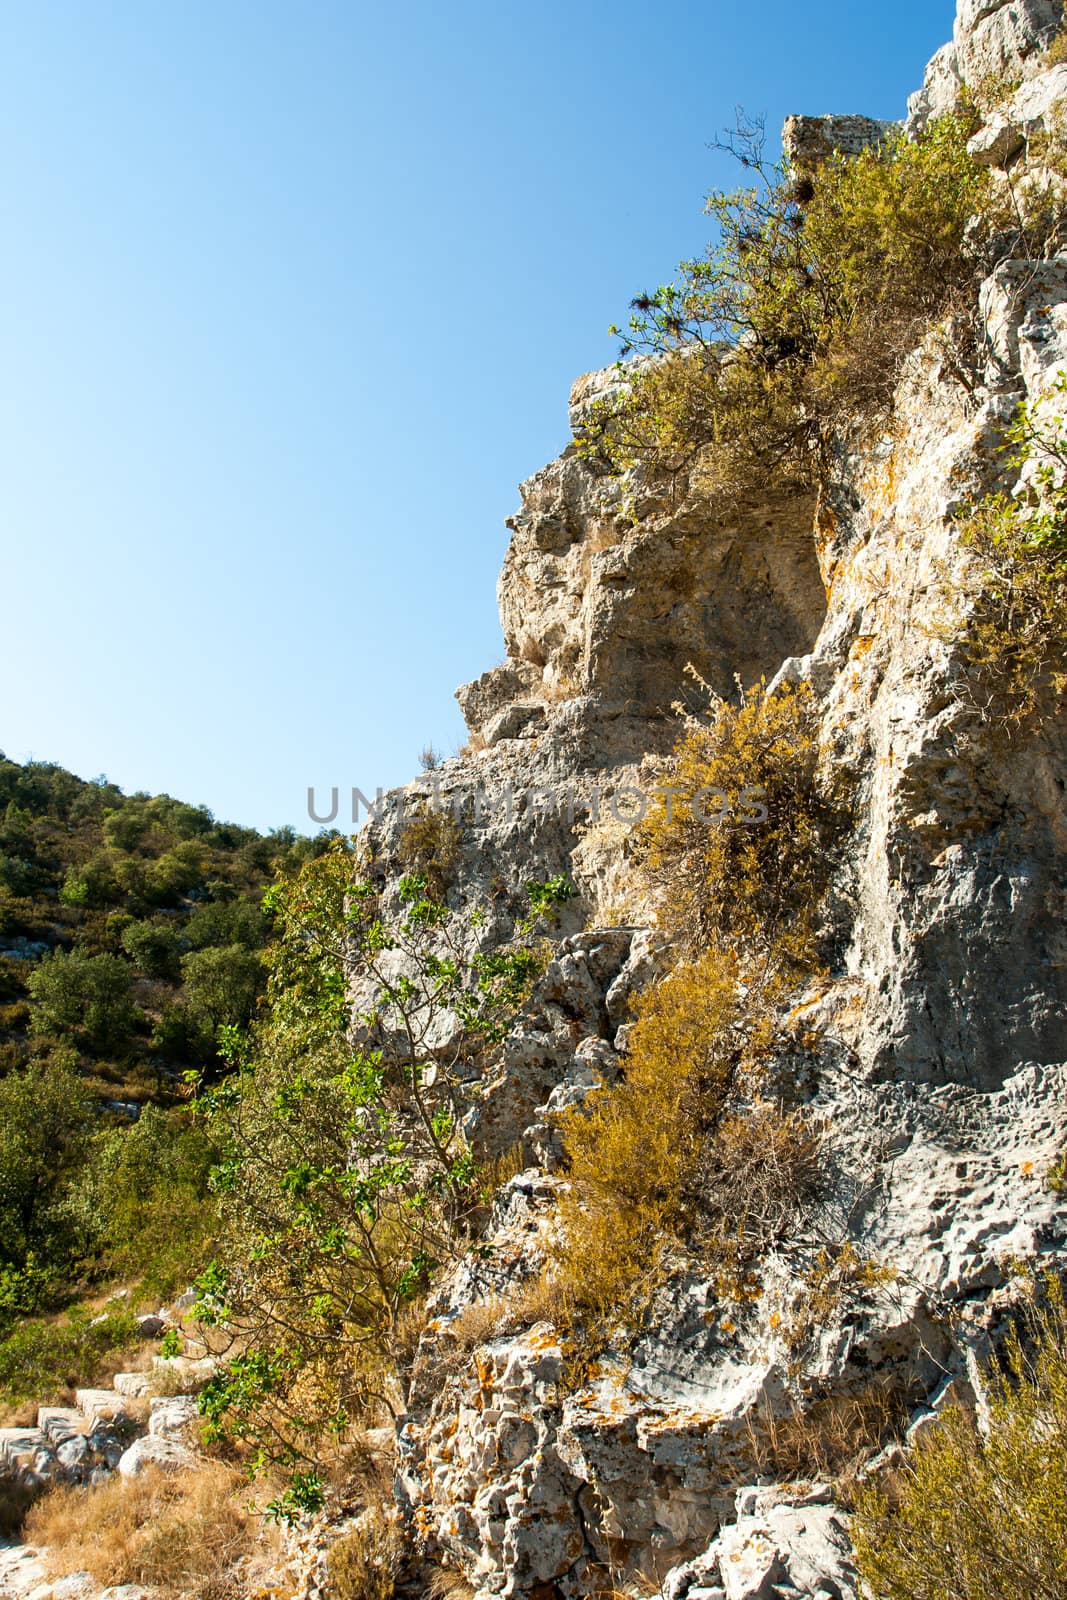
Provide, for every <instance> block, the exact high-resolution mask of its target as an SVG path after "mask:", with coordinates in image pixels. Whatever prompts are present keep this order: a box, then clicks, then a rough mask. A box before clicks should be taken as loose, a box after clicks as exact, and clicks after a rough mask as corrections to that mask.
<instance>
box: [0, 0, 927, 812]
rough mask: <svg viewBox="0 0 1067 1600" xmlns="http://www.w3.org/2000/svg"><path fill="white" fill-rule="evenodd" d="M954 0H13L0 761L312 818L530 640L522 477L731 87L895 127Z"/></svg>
mask: <svg viewBox="0 0 1067 1600" xmlns="http://www.w3.org/2000/svg"><path fill="white" fill-rule="evenodd" d="M952 12H953V7H952V4H951V0H945V3H942V0H936V3H932V0H898V3H897V4H895V5H893V6H872V7H866V6H864V7H859V6H857V5H856V4H855V0H808V3H807V4H805V5H803V6H801V5H798V4H796V0H762V3H761V4H760V5H759V6H754V5H753V6H738V5H736V4H734V3H729V4H727V3H723V0H712V3H706V4H704V5H703V6H695V5H687V4H677V3H675V4H672V3H670V0H668V3H667V4H662V3H661V4H659V5H656V6H650V5H638V4H635V3H633V0H612V3H610V4H608V3H605V0H587V3H585V4H583V5H575V4H573V3H568V4H564V3H562V0H542V3H541V4H539V5H524V6H518V5H509V4H507V3H502V4H501V3H498V4H490V3H482V0H475V3H470V0H457V3H455V4H453V5H451V6H445V5H441V4H431V3H428V0H415V3H409V4H405V5H392V6H382V5H373V6H372V5H363V4H360V3H356V0H348V3H347V4H335V3H332V0H299V3H298V0H288V3H287V4H284V5H283V4H280V3H277V0H258V3H256V4H251V3H246V0H221V3H220V0H213V3H211V4H206V3H202V0H180V3H179V0H171V3H170V4H163V3H160V0H65V3H62V4H58V3H54V0H21V3H20V4H17V5H11V4H0V150H2V152H3V160H2V163H0V206H2V211H3V217H2V228H3V240H4V244H3V249H2V250H0V411H2V415H0V497H2V498H0V505H2V523H0V526H2V538H3V571H4V576H5V582H4V604H3V612H2V619H0V684H2V693H3V712H2V716H0V748H2V749H4V750H5V751H6V753H7V754H8V756H10V757H13V758H15V759H17V760H24V759H26V758H27V757H29V756H31V755H32V756H34V757H36V758H38V759H47V760H54V761H59V762H61V763H62V764H63V765H65V766H68V767H71V768H72V769H73V770H74V771H76V772H79V773H81V774H82V775H83V776H86V777H91V776H95V775H96V774H98V773H101V772H104V773H106V774H107V776H108V777H109V778H111V779H112V780H113V781H114V782H116V783H119V784H121V785H122V786H123V787H124V788H127V789H130V790H133V789H147V790H151V791H158V790H166V791H168V792H170V793H172V794H175V795H177V796H180V797H181V798H182V799H185V800H189V801H192V802H194V803H204V804H207V805H208V806H210V807H211V808H212V810H213V811H214V812H215V813H216V814H217V815H219V816H221V817H225V818H228V819H232V820H236V821H240V822H245V823H251V824H254V825H257V826H260V827H269V826H272V825H277V824H280V823H284V822H289V823H293V824H294V825H296V826H298V827H300V826H303V827H304V828H307V827H308V826H309V824H308V823H307V819H306V814H305V794H306V789H307V786H308V785H309V784H312V783H313V784H316V785H317V786H318V787H319V790H320V792H323V791H325V790H327V789H328V788H329V787H330V786H331V785H332V784H338V785H340V786H342V787H345V786H350V785H352V784H358V785H359V786H360V787H362V788H363V789H365V790H368V791H369V790H371V789H373V787H375V786H376V785H377V784H382V785H384V786H388V785H391V784H394V783H398V782H403V781H405V780H406V779H407V778H409V777H411V776H413V775H414V773H415V772H416V771H417V752H418V751H419V750H420V749H421V747H422V746H423V745H424V744H425V743H427V742H428V741H432V742H433V743H434V744H435V745H436V746H438V747H439V748H441V749H443V750H444V751H446V752H451V751H452V750H453V749H454V748H455V746H456V745H457V744H458V743H459V742H460V741H461V740H462V738H463V727H462V721H461V719H460V716H459V712H458V709H457V708H456V706H455V703H454V701H453V699H452V692H453V690H454V689H455V687H456V686H457V685H458V684H460V683H462V682H464V681H465V680H466V679H468V678H471V677H474V676H476V675H477V674H478V673H479V672H481V671H483V670H484V669H485V668H486V667H488V666H491V665H493V664H494V663H495V662H496V661H498V660H500V659H501V658H502V655H503V643H502V639H501V636H500V631H499V625H498V622H497V616H496V605H495V596H494V589H495V582H496V576H497V572H498V570H499V566H500V561H501V557H502V555H503V552H504V548H505V541H506V531H505V529H504V526H503V519H504V517H505V516H507V515H508V514H509V513H510V512H511V511H512V510H513V509H514V508H515V506H516V505H517V503H518V496H517V493H516V485H517V484H518V482H519V481H520V480H521V479H522V478H524V477H527V476H529V474H531V473H532V472H534V471H536V470H537V468H538V467H539V466H541V465H542V464H543V463H544V462H545V461H546V460H548V459H549V458H550V457H551V456H552V455H554V454H555V453H556V451H557V450H558V449H559V448H560V446H561V445H562V444H563V443H564V442H565V438H566V399H567V392H568V389H569V386H570V383H571V380H572V379H573V378H574V377H576V376H577V375H578V374H579V373H580V372H583V371H586V370H588V369H590V368H593V367H597V366H601V365H604V364H605V363H606V362H608V361H610V360H612V359H613V358H614V354H615V341H613V340H612V339H610V338H609V337H608V335H607V332H606V330H607V327H608V325H609V323H611V322H613V321H615V320H620V321H621V320H623V318H624V314H625V311H626V306H627V303H628V301H629V299H630V298H631V297H632V295H633V294H634V293H636V292H638V291H639V290H641V289H643V288H645V287H648V286H654V285H655V284H656V283H658V282H661V281H663V280H664V279H666V278H668V277H670V275H671V272H672V270H673V267H674V264H675V262H676V261H677V260H678V259H679V258H680V257H682V256H684V255H687V254H691V253H695V252H696V251H698V250H699V249H700V247H701V245H702V243H703V242H704V240H705V237H706V234H705V223H704V219H703V217H702V215H701V200H702V197H703V195H704V193H705V192H706V191H707V190H708V189H709V188H711V187H713V186H715V185H717V184H724V185H729V184H732V183H733V181H734V174H733V172H732V171H731V169H730V167H729V164H728V163H727V162H725V161H724V159H723V158H722V157H720V156H717V155H716V154H714V153H713V152H711V151H710V150H709V149H708V148H707V145H708V141H709V140H711V139H712V138H714V136H715V134H716V133H717V132H718V131H719V130H720V129H721V128H722V127H723V126H724V125H725V124H727V123H729V122H730V120H731V117H732V113H733V108H734V107H735V105H743V106H744V107H745V109H746V110H747V111H749V112H762V113H766V115H767V119H768V126H769V127H770V128H771V129H773V130H777V128H778V127H779V126H780V124H781V121H782V119H783V118H784V116H785V115H786V114H787V113H788V112H790V111H805V112H822V111H827V110H835V111H864V112H867V113H868V114H870V115H873V116H886V117H889V116H899V115H901V114H902V113H903V109H904V101H905V98H906V95H907V94H908V92H909V91H910V90H911V89H913V88H915V87H917V86H918V83H919V82H920V80H921V76H922V69H923V66H924V64H925V62H926V60H927V58H928V56H929V55H931V54H932V52H933V51H934V49H935V48H936V47H937V46H938V45H939V44H941V43H942V42H943V41H944V40H945V39H946V38H947V37H949V35H950V33H951V24H952Z"/></svg>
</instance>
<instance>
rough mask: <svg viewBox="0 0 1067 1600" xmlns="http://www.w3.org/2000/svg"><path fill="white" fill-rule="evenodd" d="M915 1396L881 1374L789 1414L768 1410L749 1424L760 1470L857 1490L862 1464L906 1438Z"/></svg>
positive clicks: (780, 1477) (754, 1453)
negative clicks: (863, 1384)
mask: <svg viewBox="0 0 1067 1600" xmlns="http://www.w3.org/2000/svg"><path fill="white" fill-rule="evenodd" d="M914 1400H915V1397H914V1396H912V1395H909V1392H908V1388H907V1386H906V1385H905V1384H904V1383H902V1382H901V1381H900V1380H899V1379H897V1378H884V1379H883V1378H879V1379H875V1381H874V1382H872V1383H871V1384H870V1385H869V1386H868V1387H867V1388H866V1389H863V1390H860V1391H859V1392H858V1393H856V1394H836V1395H829V1396H827V1397H826V1398H825V1399H821V1400H816V1401H814V1402H813V1403H811V1404H809V1405H807V1406H800V1405H798V1406H796V1407H795V1408H794V1410H792V1411H791V1412H789V1413H788V1414H787V1415H786V1416H775V1415H773V1414H772V1413H771V1412H770V1411H769V1410H768V1411H765V1412H764V1413H763V1414H761V1416H760V1417H759V1419H758V1421H755V1420H751V1421H750V1422H749V1425H748V1434H749V1440H750V1443H751V1445H752V1452H753V1457H754V1459H755V1464H756V1468H757V1471H758V1472H759V1473H760V1475H761V1476H766V1477H773V1478H776V1479H809V1480H819V1481H822V1482H826V1481H828V1480H837V1482H838V1483H839V1484H840V1485H841V1487H842V1489H843V1490H848V1489H849V1488H854V1486H855V1479H856V1473H857V1470H858V1468H859V1466H860V1465H861V1464H862V1462H863V1461H864V1460H865V1459H867V1458H869V1457H870V1456H871V1455H873V1454H874V1453H875V1452H876V1451H878V1450H880V1449H881V1448H882V1447H883V1446H884V1445H886V1444H888V1443H889V1442H890V1441H891V1440H893V1439H895V1438H899V1437H901V1435H902V1434H903V1431H904V1428H905V1426H906V1424H907V1420H908V1416H909V1413H910V1411H911V1408H912V1406H913V1404H914Z"/></svg>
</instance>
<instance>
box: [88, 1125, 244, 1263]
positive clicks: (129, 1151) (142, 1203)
mask: <svg viewBox="0 0 1067 1600" xmlns="http://www.w3.org/2000/svg"><path fill="white" fill-rule="evenodd" d="M217 1159H218V1151H217V1149H216V1147H215V1146H214V1144H213V1143H212V1142H211V1139H210V1138H209V1136H208V1131H207V1128H206V1127H205V1125H204V1123H203V1120H202V1119H198V1118H194V1117H193V1116H192V1114H191V1113H190V1112H189V1111H188V1109H186V1108H184V1107H182V1108H178V1109H176V1110H171V1111H163V1110H161V1109H160V1107H158V1106H153V1105H146V1106H144V1107H143V1109H142V1111H141V1114H140V1116H139V1118H138V1119H137V1121H136V1122H135V1123H134V1124H133V1126H132V1127H131V1128H114V1129H111V1130H110V1131H108V1132H107V1133H105V1134H104V1135H103V1136H102V1137H101V1138H100V1140H99V1141H98V1143H97V1145H96V1148H95V1150H94V1153H93V1170H94V1200H95V1203H96V1205H97V1206H98V1209H99V1214H100V1216H101V1218H102V1226H103V1235H104V1237H103V1245H104V1249H105V1250H106V1265H107V1268H108V1270H109V1271H110V1272H115V1273H118V1274H120V1275H122V1276H131V1275H136V1276H137V1277H139V1278H141V1279H142V1281H143V1282H145V1283H146V1284H147V1285H149V1286H150V1287H151V1288H152V1290H153V1291H154V1292H155V1293H158V1294H160V1295H167V1294H170V1293H172V1292H173V1290H174V1289H175V1288H176V1287H178V1286H179V1285H184V1284H186V1283H188V1282H189V1279H190V1278H191V1277H192V1276H193V1275H194V1274H195V1273H196V1272H197V1271H199V1269H200V1267H201V1266H202V1265H203V1261H202V1260H201V1259H200V1256H201V1254H202V1252H203V1250H204V1248H205V1246H206V1241H207V1240H208V1239H209V1238H210V1236H211V1232H212V1228H213V1226H214V1216H215V1207H214V1198H213V1196H212V1194H211V1190H210V1184H209V1177H210V1173H211V1168H212V1166H213V1165H214V1163H215V1162H216V1161H217Z"/></svg>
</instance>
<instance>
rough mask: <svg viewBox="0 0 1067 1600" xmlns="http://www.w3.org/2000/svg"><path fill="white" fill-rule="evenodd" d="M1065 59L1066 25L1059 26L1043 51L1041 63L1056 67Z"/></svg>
mask: <svg viewBox="0 0 1067 1600" xmlns="http://www.w3.org/2000/svg"><path fill="white" fill-rule="evenodd" d="M1064 61H1067V27H1065V28H1061V29H1060V31H1059V33H1058V34H1057V35H1056V37H1055V38H1054V39H1053V41H1052V43H1051V44H1050V45H1049V47H1048V50H1047V51H1046V53H1045V59H1044V62H1043V65H1044V66H1045V67H1058V66H1060V65H1061V64H1062V63H1063V62H1064Z"/></svg>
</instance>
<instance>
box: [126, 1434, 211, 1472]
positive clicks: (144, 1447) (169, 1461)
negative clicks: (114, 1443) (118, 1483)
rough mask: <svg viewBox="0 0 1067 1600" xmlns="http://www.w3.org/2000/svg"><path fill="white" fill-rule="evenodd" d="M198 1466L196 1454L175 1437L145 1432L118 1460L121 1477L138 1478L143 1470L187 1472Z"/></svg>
mask: <svg viewBox="0 0 1067 1600" xmlns="http://www.w3.org/2000/svg"><path fill="white" fill-rule="evenodd" d="M195 1466H196V1456H195V1455H194V1454H193V1452H192V1451H191V1450H187V1449H186V1447H185V1446H184V1445H182V1444H179V1443H178V1442H177V1441H176V1440H174V1439H156V1438H153V1437H152V1436H151V1435H150V1434H145V1435H144V1436H143V1437H142V1438H140V1439H135V1440H134V1442H133V1444H131V1445H130V1447H129V1449H128V1450H126V1451H124V1453H123V1454H122V1456H121V1457H120V1458H119V1461H118V1471H119V1475H120V1477H123V1478H138V1477H140V1475H141V1473H142V1472H148V1471H150V1470H155V1469H159V1470H160V1471H163V1472H186V1471H188V1470H189V1469H190V1468H191V1467H195Z"/></svg>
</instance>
